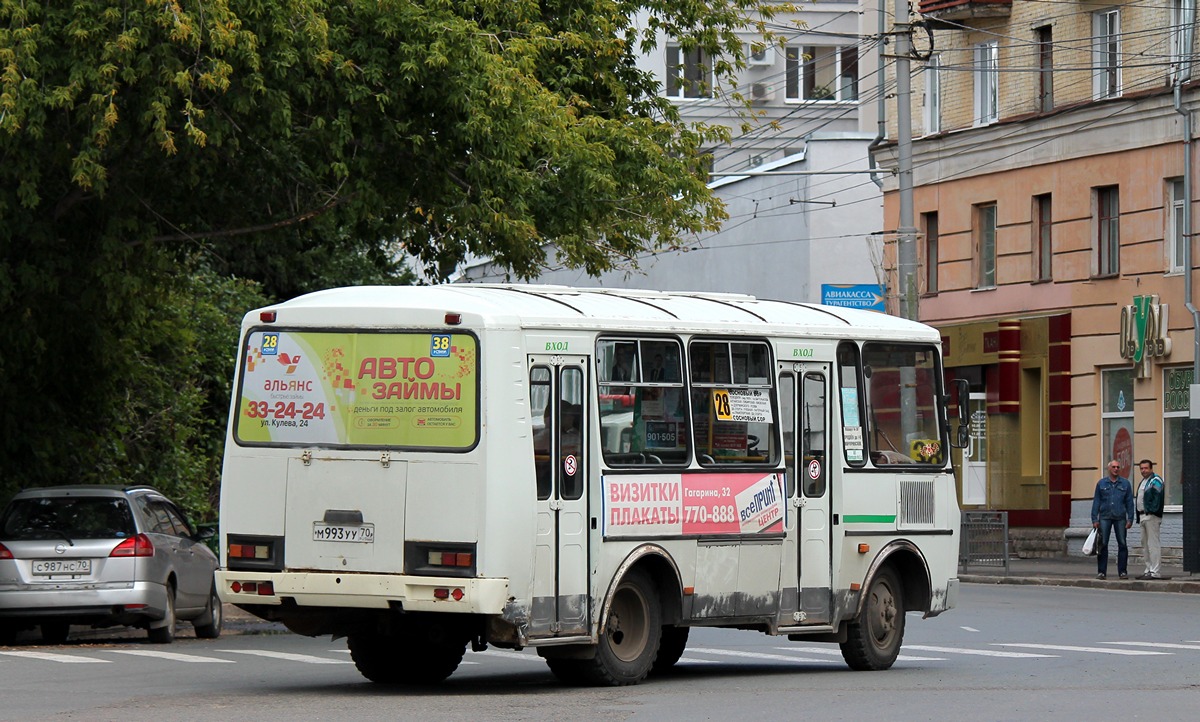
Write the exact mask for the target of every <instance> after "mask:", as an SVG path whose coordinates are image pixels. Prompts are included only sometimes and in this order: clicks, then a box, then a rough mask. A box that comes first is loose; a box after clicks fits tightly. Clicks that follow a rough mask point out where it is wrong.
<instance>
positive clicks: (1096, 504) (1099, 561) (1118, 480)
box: [1092, 459, 1134, 579]
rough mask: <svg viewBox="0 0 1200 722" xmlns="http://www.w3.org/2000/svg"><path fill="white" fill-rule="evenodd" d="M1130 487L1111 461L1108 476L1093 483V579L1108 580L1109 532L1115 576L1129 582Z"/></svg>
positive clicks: (1119, 467) (1118, 465)
mask: <svg viewBox="0 0 1200 722" xmlns="http://www.w3.org/2000/svg"><path fill="white" fill-rule="evenodd" d="M1133 514H1134V508H1133V485H1132V484H1130V483H1129V479H1126V478H1125V477H1123V476H1121V464H1120V463H1118V462H1117V461H1116V460H1115V459H1114V460H1112V461H1110V462H1108V476H1105V477H1103V478H1101V479H1100V481H1098V482H1096V494H1095V495H1094V496H1093V497H1092V527H1093V528H1094V529H1097V530H1098V533H1097V534H1096V544H1097V546H1096V571H1097V572H1098V574H1096V578H1097V579H1107V578H1108V536H1109V529H1111V530H1113V531H1114V532H1116V536H1117V574H1118V575H1120V577H1121V578H1122V579H1128V578H1129V568H1128V566H1129V545H1128V544H1126V543H1125V532H1127V531H1128V530H1129V528H1130V527H1132V526H1133Z"/></svg>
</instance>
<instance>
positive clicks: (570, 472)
mask: <svg viewBox="0 0 1200 722" xmlns="http://www.w3.org/2000/svg"><path fill="white" fill-rule="evenodd" d="M560 381H561V383H562V401H561V402H560V405H559V418H560V419H561V421H560V423H559V430H558V456H559V459H558V473H559V474H560V476H559V479H560V481H559V485H558V486H559V495H560V496H561V498H563V499H569V500H574V499H579V498H580V497H582V496H583V469H584V453H583V450H584V448H585V447H584V443H583V441H584V436H583V432H584V423H583V420H584V419H585V418H586V416H585V415H584V408H583V403H582V399H583V373H582V372H580V370H579V369H577V368H567V369H563V371H562V376H561V377H560ZM572 398H574V399H580V401H581V403H572V402H571V401H569V400H568V399H572Z"/></svg>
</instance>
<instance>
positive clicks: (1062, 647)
mask: <svg viewBox="0 0 1200 722" xmlns="http://www.w3.org/2000/svg"><path fill="white" fill-rule="evenodd" d="M993 644H995V645H996V646H997V647H1028V648H1029V649H1055V650H1058V651H1061V652H1094V653H1096V654H1124V655H1126V656H1142V657H1148V656H1151V655H1164V654H1165V655H1169V654H1171V653H1170V652H1143V651H1142V650H1140V649H1110V648H1108V647H1075V646H1072V645H1069V644H1001V643H998V642H993Z"/></svg>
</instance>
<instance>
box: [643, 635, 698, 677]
mask: <svg viewBox="0 0 1200 722" xmlns="http://www.w3.org/2000/svg"><path fill="white" fill-rule="evenodd" d="M689 629H690V628H689V627H676V626H675V625H674V624H667V625H664V626H663V628H662V638H661V639H660V640H659V643H658V656H657V657H655V658H654V667H652V668H651V669H650V674H652V675H658V674H665V673H667V672H669V671H670V670H671V668H672V667H674V666H675V663H676V662H678V661H679V658H680V657H682V656H683V650H684V649H686V648H687V640H688V631H689Z"/></svg>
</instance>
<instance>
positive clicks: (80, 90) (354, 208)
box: [0, 0, 775, 484]
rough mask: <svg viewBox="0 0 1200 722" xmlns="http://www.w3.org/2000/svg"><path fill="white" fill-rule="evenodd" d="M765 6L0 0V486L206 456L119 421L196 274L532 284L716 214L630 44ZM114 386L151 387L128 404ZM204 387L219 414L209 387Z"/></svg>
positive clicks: (733, 22)
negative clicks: (167, 453)
mask: <svg viewBox="0 0 1200 722" xmlns="http://www.w3.org/2000/svg"><path fill="white" fill-rule="evenodd" d="M774 12H775V9H774V8H772V7H771V6H769V5H767V4H765V3H763V2H761V1H760V0H728V1H726V0H635V1H629V2H626V1H623V0H544V1H543V2H540V3H532V2H530V3H519V2H507V1H505V0H479V1H477V2H451V1H450V0H423V1H419V0H409V1H405V0H341V1H339V2H332V1H326V0H243V1H241V2H237V3H232V2H229V0H207V1H201V0H154V1H150V0H146V1H144V2H143V1H139V0H127V2H125V3H112V2H107V1H102V0H78V1H77V2H74V3H70V4H66V3H53V2H49V1H48V0H43V2H40V3H39V2H36V1H34V0H0V311H2V313H0V338H3V339H4V345H3V349H2V350H0V418H2V420H3V421H2V425H0V433H2V434H3V440H0V453H3V454H4V456H5V459H6V466H9V465H10V464H11V465H12V466H11V467H10V468H14V469H17V470H18V471H17V473H16V474H15V475H14V477H10V480H9V482H8V483H10V484H13V483H20V484H28V483H37V484H43V483H51V482H56V481H68V480H74V479H79V478H87V479H90V480H96V479H99V478H109V479H111V480H117V481H121V480H139V481H149V482H155V483H164V480H168V479H167V477H169V474H170V473H171V472H170V471H169V469H166V468H163V467H162V466H161V465H157V466H155V465H151V466H153V467H154V468H151V467H148V466H144V465H142V466H138V465H133V466H130V464H129V463H127V462H129V461H130V460H131V459H133V458H148V457H147V454H145V453H144V452H145V451H147V450H151V449H158V450H160V451H161V450H162V449H164V448H170V449H172V450H174V451H186V450H188V449H195V450H196V451H197V453H199V454H201V455H207V454H216V453H219V452H218V451H217V450H214V449H212V448H211V446H212V445H211V444H210V443H207V442H205V443H203V444H201V443H200V442H201V440H204V439H206V438H207V434H209V433H211V432H204V433H197V434H191V433H188V434H184V435H183V437H182V438H181V437H180V436H178V435H175V436H172V432H170V431H169V430H168V429H166V428H156V429H155V430H153V431H148V432H147V433H149V437H145V436H140V435H138V434H134V433H133V432H132V431H131V430H132V429H134V428H141V429H143V430H145V427H144V425H143V424H142V423H141V422H143V421H144V420H145V416H144V415H145V414H146V413H149V412H150V409H148V408H146V407H147V405H148V404H150V403H151V402H152V401H158V400H160V399H158V398H157V396H156V394H154V393H149V392H146V391H145V389H144V388H142V387H138V386H136V385H130V384H129V383H128V381H129V380H130V379H134V378H136V379H145V378H150V377H152V376H153V375H154V374H156V373H170V372H171V369H172V368H173V367H172V365H171V363H169V362H168V361H166V360H165V359H164V358H163V357H164V356H169V355H170V354H171V353H172V352H173V351H174V352H179V351H189V352H190V351H192V350H193V349H192V347H190V346H187V345H186V344H184V345H182V346H178V347H176V348H172V347H170V346H160V345H159V344H160V342H161V341H162V340H163V339H168V340H169V339H174V340H175V341H179V340H180V339H179V338H175V334H176V332H178V331H179V329H178V328H176V327H170V328H167V327H165V325H166V324H168V323H176V324H180V325H181V326H187V325H188V324H189V322H190V320H191V319H190V318H189V316H188V314H187V313H180V312H179V311H180V310H181V309H182V308H183V305H181V304H183V302H184V300H185V298H186V296H187V294H189V293H195V292H198V291H203V290H205V289H206V288H211V287H212V284H213V283H214V282H216V283H217V285H218V286H220V285H221V284H226V283H229V284H234V285H235V286H236V281H235V280H233V279H236V278H244V279H249V280H251V281H253V282H255V283H257V284H260V288H261V291H262V293H263V294H265V296H266V297H268V298H283V297H289V296H292V295H296V294H298V293H302V292H305V291H307V290H311V289H314V288H317V287H321V286H325V285H334V284H343V283H360V282H364V281H368V280H372V279H374V280H379V279H393V281H392V282H395V281H394V279H395V278H396V277H397V274H399V273H400V272H401V268H402V265H401V264H400V263H399V262H398V261H397V259H398V258H399V257H400V255H401V250H403V251H407V252H408V253H410V254H412V255H413V256H416V257H418V258H420V259H421V260H422V261H423V262H425V263H426V264H428V265H429V266H430V267H432V268H435V269H440V272H441V273H442V274H443V275H445V274H446V273H448V272H449V271H450V270H451V269H453V268H454V266H455V265H456V264H457V263H458V262H460V261H462V260H463V259H464V258H466V257H468V255H470V254H476V255H486V256H490V257H492V258H494V259H495V260H496V261H497V262H499V263H501V264H503V265H505V266H507V267H509V268H511V269H512V270H513V272H514V274H515V275H517V276H520V277H529V276H532V275H533V274H535V273H536V272H537V270H538V269H539V268H540V267H541V266H542V265H543V264H545V263H546V262H547V259H546V258H545V257H544V255H543V251H542V248H543V246H544V244H545V243H547V242H553V243H554V245H555V247H556V248H557V249H558V253H559V255H560V257H559V258H558V259H556V260H557V261H558V262H562V263H566V264H568V265H572V266H578V267H582V268H584V269H586V270H588V271H589V272H593V273H595V272H598V271H600V270H603V269H606V268H609V267H611V266H612V265H613V264H616V263H621V262H624V261H626V260H628V259H632V258H633V257H634V256H635V255H636V254H637V253H639V252H641V251H643V250H645V249H646V248H647V247H650V246H653V245H671V244H673V243H675V242H676V241H678V240H679V239H681V238H683V237H686V236H688V235H690V234H693V233H696V232H701V231H706V230H712V229H714V228H715V227H716V226H717V225H718V224H719V222H720V220H721V219H722V217H723V212H722V208H721V206H720V204H719V202H717V201H716V200H715V199H714V197H713V196H712V195H711V194H710V193H709V192H708V189H707V188H706V185H705V182H706V180H707V178H706V176H705V173H704V167H705V166H704V159H703V158H702V157H701V154H700V152H699V149H700V148H701V147H703V146H704V145H705V144H706V143H711V142H714V141H717V140H720V139H721V138H722V137H723V135H722V134H723V133H724V131H723V130H722V129H720V128H708V127H705V126H700V125H696V126H688V125H685V124H683V123H681V122H680V120H679V118H678V115H677V114H676V113H675V112H674V109H673V107H672V106H671V105H670V104H669V103H668V102H667V101H666V99H665V98H662V97H660V96H659V95H658V93H659V88H658V85H657V83H656V81H655V80H654V78H653V77H651V76H650V75H649V74H647V73H646V72H644V71H642V70H640V69H639V68H638V67H637V65H636V57H637V54H638V52H639V51H640V50H641V49H642V48H643V47H647V43H648V42H650V41H651V40H652V39H653V37H654V33H664V34H665V35H666V36H668V37H671V38H675V39H677V41H678V42H679V43H680V44H681V46H683V47H685V48H700V49H703V50H704V51H705V52H706V53H707V54H708V55H709V56H712V57H717V58H719V59H720V60H719V62H718V63H717V64H716V68H715V69H716V71H717V73H718V75H720V74H722V73H723V72H724V73H727V72H728V71H730V70H732V69H733V67H734V66H736V65H738V64H739V63H741V58H742V55H743V53H744V50H743V42H744V39H743V38H742V37H740V36H739V35H738V34H737V32H735V31H737V30H738V29H741V28H744V27H746V26H748V25H749V26H756V25H757V27H759V28H760V29H761V28H762V27H763V26H762V22H763V21H765V20H767V19H770V18H771V17H772V16H773V14H774ZM635 13H642V14H643V16H644V17H645V18H646V19H647V27H648V29H647V30H645V31H643V32H641V33H639V31H638V30H637V29H636V28H635V27H634V25H633V24H632V20H631V18H632V17H633V16H634V14H635ZM249 295H253V292H251V293H250V294H249ZM209 300H210V301H211V302H212V303H211V304H210V306H209V309H210V310H217V309H220V310H222V311H227V312H232V311H233V309H229V308H227V307H223V306H222V305H221V304H220V303H219V299H212V298H210V299H209ZM240 300H247V299H245V298H244V297H243V298H240ZM228 323H229V324H230V330H229V334H230V345H229V347H228V348H230V349H232V348H233V341H232V339H233V334H235V333H236V331H235V330H234V328H233V327H234V326H235V325H236V324H233V318H232V317H230V318H229V319H228ZM185 336H186V334H185ZM184 340H186V338H185V339H184ZM150 349H154V350H156V352H155V353H154V354H151V353H149V350H150ZM212 352H213V351H212V349H207V348H206V349H204V350H203V353H212ZM211 366H212V364H209V367H211ZM178 378H181V379H187V378H188V375H187V374H181V375H180V376H179V377H178ZM135 392H136V393H148V396H146V397H145V398H142V399H136V400H133V401H135V402H136V403H133V404H132V405H131V404H130V403H129V402H130V401H131V399H130V394H132V393H135ZM205 393H207V394H214V393H215V394H217V397H211V398H207V399H205V400H204V401H203V402H201V401H198V403H200V407H203V408H206V409H207V410H208V411H207V412H208V413H217V412H218V410H217V408H216V407H220V406H221V404H219V403H214V401H218V402H219V400H220V399H219V398H218V397H219V395H220V393H223V391H218V390H214V389H212V388H209V389H208V391H206V392H205ZM177 398H182V396H177ZM224 408H225V407H222V408H221V409H220V413H221V414H222V415H223V414H224ZM185 416H187V414H185ZM189 418H190V417H189ZM206 423H207V422H206ZM189 428H190V427H189ZM176 432H178V429H176ZM218 438H219V434H218ZM185 455H186V454H185ZM210 461H211V460H210ZM207 467H208V468H209V470H210V472H211V470H212V464H211V463H209V464H207Z"/></svg>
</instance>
